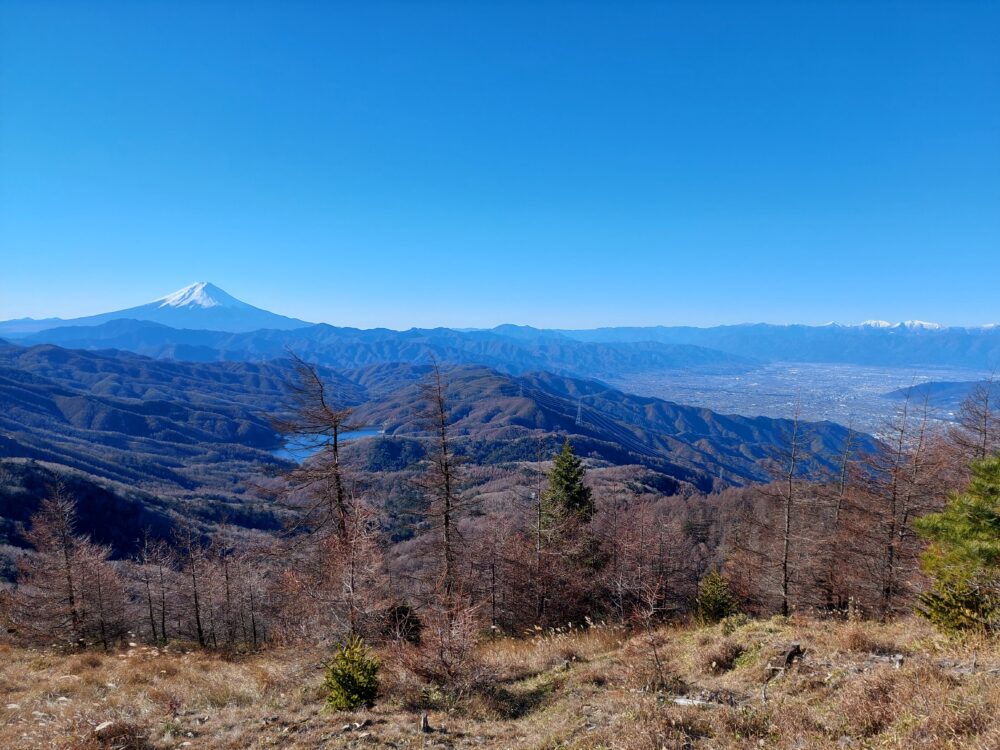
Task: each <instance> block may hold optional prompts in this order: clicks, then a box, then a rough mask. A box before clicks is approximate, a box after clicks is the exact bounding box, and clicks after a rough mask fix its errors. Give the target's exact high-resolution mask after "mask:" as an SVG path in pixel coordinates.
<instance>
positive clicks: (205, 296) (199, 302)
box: [156, 281, 241, 308]
mask: <svg viewBox="0 0 1000 750" xmlns="http://www.w3.org/2000/svg"><path fill="white" fill-rule="evenodd" d="M156 302H159V303H160V304H159V307H201V308H209V307H233V306H237V305H240V304H241V303H240V301H239V300H237V299H236V298H235V297H231V296H230V295H228V294H226V293H225V292H224V291H222V290H221V289H219V287H217V286H215V285H214V284H210V283H209V282H207V281H199V282H197V283H194V284H189V285H188V286H186V287H184V288H183V289H178V290H177V291H176V292H174V293H173V294H168V295H167V296H166V297H161V298H160V299H158V300H156Z"/></svg>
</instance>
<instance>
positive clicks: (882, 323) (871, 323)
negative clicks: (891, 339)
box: [861, 320, 892, 328]
mask: <svg viewBox="0 0 1000 750" xmlns="http://www.w3.org/2000/svg"><path fill="white" fill-rule="evenodd" d="M861 327H862V328H892V323H890V322H889V321H888V320H866V321H865V322H864V323H862V324H861Z"/></svg>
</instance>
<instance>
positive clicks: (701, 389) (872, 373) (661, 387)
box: [610, 362, 991, 434]
mask: <svg viewBox="0 0 1000 750" xmlns="http://www.w3.org/2000/svg"><path fill="white" fill-rule="evenodd" d="M990 375H991V373H990V372H988V371H985V370H968V369H964V368H948V367H920V366H908V367H884V366H871V365H859V364H845V363H836V362H826V363H819V362H772V363H768V364H765V365H762V366H760V367H757V368H755V369H753V370H750V371H748V372H745V373H739V374H728V373H720V374H712V373H691V372H685V371H664V372H659V373H643V374H636V375H630V376H625V377H620V378H616V379H612V380H611V381H610V382H611V383H612V384H613V385H615V387H617V388H621V389H622V390H624V391H628V392H631V393H636V394H640V395H645V396H655V397H656V398H662V399H666V400H668V401H676V402H678V403H683V404H691V405H695V406H703V407H705V408H707V409H711V410H713V411H716V412H721V413H723V414H745V415H750V416H753V415H761V416H767V417H774V418H785V419H788V418H791V417H792V416H794V414H795V411H796V405H798V409H799V412H800V415H801V416H802V418H803V419H808V420H811V421H817V420H824V419H828V420H830V421H833V422H838V423H839V424H843V425H852V426H853V427H854V428H855V429H858V430H861V431H864V432H868V433H872V434H874V433H877V432H879V431H880V430H881V429H882V428H883V427H884V425H885V422H886V421H887V420H888V419H890V418H891V417H892V416H893V414H894V413H895V412H896V410H897V408H898V406H899V398H898V397H897V398H891V397H890V394H891V393H893V392H894V391H899V390H902V389H907V388H910V387H911V386H917V387H916V388H915V391H914V405H915V406H916V407H917V408H920V407H921V404H922V393H923V390H922V389H921V388H920V387H919V386H920V384H924V383H935V382H938V381H961V382H969V381H977V380H984V379H987V378H989V377H990ZM954 390H955V391H956V392H957V393H958V395H957V396H952V397H951V398H934V397H933V395H932V397H931V399H930V401H929V406H930V408H931V417H932V418H933V419H935V420H937V421H942V422H950V421H953V420H954V418H955V416H956V414H957V412H958V409H959V407H960V406H961V402H962V399H963V398H964V397H965V396H966V395H967V393H968V389H967V388H966V389H962V388H956V389H954Z"/></svg>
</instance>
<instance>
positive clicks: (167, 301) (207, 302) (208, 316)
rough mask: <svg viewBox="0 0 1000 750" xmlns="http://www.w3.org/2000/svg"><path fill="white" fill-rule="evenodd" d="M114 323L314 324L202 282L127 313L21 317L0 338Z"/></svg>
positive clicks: (4, 325)
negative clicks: (53, 329)
mask: <svg viewBox="0 0 1000 750" xmlns="http://www.w3.org/2000/svg"><path fill="white" fill-rule="evenodd" d="M112 320H141V321H146V322H151V323H159V324H161V325H165V326H170V327H171V328H188V329H197V330H203V331H225V332H228V333H248V332H250V331H258V330H261V329H264V328H268V329H273V330H281V331H288V330H292V329H294V328H303V327H305V326H309V325H312V324H311V323H307V322H305V321H303V320H297V319H296V318H288V317H286V316H284V315H278V314H276V313H272V312H268V311H267V310H262V309H261V308H259V307H254V306H253V305H250V304H247V303H246V302H242V301H240V300H238V299H236V298H235V297H233V296H232V295H231V294H228V293H226V292H224V291H223V290H222V289H220V288H219V287H217V286H215V284H210V283H208V282H207V281H199V282H197V283H195V284H190V285H189V286H186V287H184V288H183V289H178V290H177V291H176V292H174V293H173V294H168V295H166V296H165V297H160V298H159V299H157V300H153V301H152V302H149V303H147V304H145V305H139V306H138V307H130V308H127V309H125V310H118V311H115V312H108V313H101V314H100V315H90V316H87V317H84V318H73V319H70V320H62V319H60V318H46V319H43V320H33V319H31V318H21V319H19V320H9V321H5V322H0V335H7V336H19V335H20V336H24V335H28V334H32V333H37V332H39V331H44V330H48V329H51V328H56V327H60V328H62V327H66V326H74V327H75V326H97V325H101V324H103V323H108V322H110V321H112Z"/></svg>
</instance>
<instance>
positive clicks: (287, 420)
mask: <svg viewBox="0 0 1000 750" xmlns="http://www.w3.org/2000/svg"><path fill="white" fill-rule="evenodd" d="M291 357H292V363H293V366H294V369H295V376H296V377H295V379H294V380H293V381H292V382H291V383H290V384H289V386H288V390H289V403H288V405H287V406H288V408H287V409H286V411H285V413H284V414H283V415H282V416H276V417H274V418H272V424H273V425H274V428H275V430H277V431H278V432H280V433H281V434H283V435H286V436H288V437H289V438H290V441H291V443H292V444H293V445H294V446H295V447H297V448H298V449H301V450H303V451H305V452H307V453H308V454H309V459H308V460H307V461H303V462H302V463H301V464H299V465H298V466H297V467H295V468H294V469H292V470H291V471H290V472H289V473H288V474H287V475H286V479H287V481H288V485H289V490H290V491H289V493H288V497H289V498H293V499H294V500H293V502H291V503H290V505H291V506H292V509H293V510H294V511H295V519H294V521H293V522H292V524H291V528H290V531H291V532H292V533H295V534H300V533H301V532H308V533H309V534H320V535H323V534H326V533H331V532H332V533H335V534H336V535H337V536H338V537H339V538H340V539H341V540H342V541H345V542H346V541H347V538H348V533H349V532H348V526H349V525H350V515H351V498H350V494H349V493H348V490H347V486H346V483H347V477H346V476H345V472H344V467H343V466H342V464H341V461H340V447H341V441H342V438H343V436H344V434H345V433H349V432H352V431H354V430H356V429H358V427H359V425H357V424H355V423H353V422H352V421H351V409H350V408H348V407H346V406H344V405H343V403H342V402H341V400H340V398H338V395H337V394H336V393H335V392H334V389H333V387H332V386H331V385H330V384H329V383H328V382H326V381H325V380H324V379H323V377H322V375H321V374H320V372H319V370H318V369H317V367H316V366H315V365H313V364H310V363H308V362H306V361H305V360H303V359H301V358H300V357H298V356H297V355H295V354H292V355H291Z"/></svg>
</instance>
